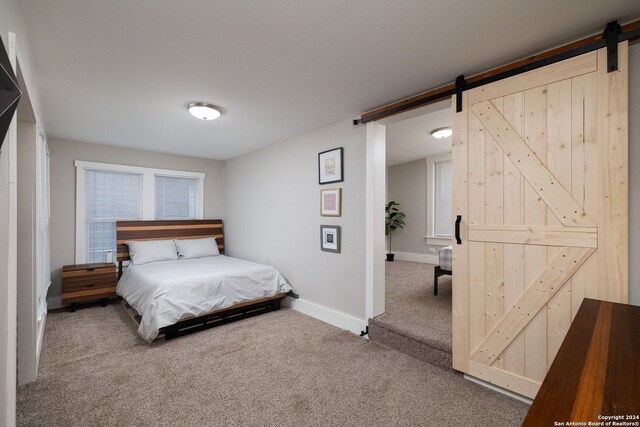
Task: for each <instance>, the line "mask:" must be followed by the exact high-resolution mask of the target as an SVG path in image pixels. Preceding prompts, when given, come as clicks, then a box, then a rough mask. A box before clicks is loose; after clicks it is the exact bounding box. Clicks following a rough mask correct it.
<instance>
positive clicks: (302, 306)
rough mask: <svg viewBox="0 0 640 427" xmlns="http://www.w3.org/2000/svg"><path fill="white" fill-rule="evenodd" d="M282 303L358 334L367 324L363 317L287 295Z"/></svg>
mask: <svg viewBox="0 0 640 427" xmlns="http://www.w3.org/2000/svg"><path fill="white" fill-rule="evenodd" d="M282 305H283V306H285V307H289V308H292V309H293V310H296V311H299V312H300V313H303V314H306V315H307V316H311V317H315V318H316V319H318V320H322V321H323V322H326V323H328V324H330V325H333V326H336V327H338V328H340V329H344V330H347V331H349V332H353V333H354V334H357V335H360V332H361V331H364V330H365V328H366V325H367V322H366V321H364V320H363V319H358V318H357V317H354V316H351V315H349V314H345V313H341V312H339V311H336V310H333V309H331V308H327V307H323V306H321V305H318V304H316V303H313V302H310V301H305V300H303V299H299V298H298V299H296V298H291V297H287V298H285V299H284V301H283V302H282Z"/></svg>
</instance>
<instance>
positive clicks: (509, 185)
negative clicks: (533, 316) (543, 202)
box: [501, 92, 525, 376]
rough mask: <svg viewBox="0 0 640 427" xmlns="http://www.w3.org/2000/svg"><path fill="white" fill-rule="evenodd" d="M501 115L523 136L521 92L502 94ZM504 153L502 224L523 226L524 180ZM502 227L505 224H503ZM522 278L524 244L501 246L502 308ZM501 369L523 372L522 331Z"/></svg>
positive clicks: (509, 303)
mask: <svg viewBox="0 0 640 427" xmlns="http://www.w3.org/2000/svg"><path fill="white" fill-rule="evenodd" d="M501 113H502V115H503V116H504V117H505V119H507V121H508V122H509V124H511V126H513V129H515V131H516V132H518V135H520V136H524V121H525V120H524V92H518V93H515V94H511V95H507V96H505V97H504V105H503V109H502V110H501ZM502 154H503V164H504V224H505V226H513V227H522V226H523V225H524V203H525V202H524V179H523V178H522V174H521V173H520V171H519V170H518V168H516V167H515V165H514V164H513V163H512V162H511V161H510V160H509V159H508V158H507V155H506V154H504V152H503V153H502ZM503 227H504V226H503ZM524 289H525V280H524V245H520V244H517V245H515V244H505V245H504V305H505V309H508V308H509V307H511V306H513V304H514V303H515V302H516V301H517V300H518V299H519V298H520V297H521V296H522V294H523V293H524ZM503 358H504V369H505V371H507V372H511V373H513V374H516V375H518V376H523V375H524V334H520V335H519V336H518V337H517V338H516V339H515V340H513V342H512V343H511V345H509V347H507V349H506V350H505V352H504V357H503Z"/></svg>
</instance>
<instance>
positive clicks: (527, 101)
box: [524, 86, 548, 381]
mask: <svg viewBox="0 0 640 427" xmlns="http://www.w3.org/2000/svg"><path fill="white" fill-rule="evenodd" d="M524 110H525V112H524V113H525V123H524V140H525V142H526V143H527V146H528V147H529V148H530V149H531V150H532V151H533V153H534V154H535V155H536V157H538V158H539V159H540V161H542V162H545V164H546V161H547V87H546V86H541V87H537V88H535V89H531V90H527V91H525V93H524ZM524 181H525V183H524V184H525V199H524V206H525V224H526V225H534V226H537V225H540V226H546V224H547V211H548V209H547V205H546V204H545V203H544V201H542V199H541V198H540V196H538V193H536V191H535V190H534V189H533V187H532V186H531V184H530V183H528V182H527V181H526V180H524ZM524 258H525V266H524V277H525V289H528V288H529V286H531V284H533V283H535V278H536V277H538V275H539V274H540V273H541V272H542V270H544V269H545V268H546V266H547V248H546V246H533V245H525V247H524ZM524 347H525V359H524V370H525V376H526V377H527V378H531V379H533V380H535V381H542V379H543V378H544V376H545V374H546V373H547V356H546V355H547V310H540V312H538V314H537V315H536V316H535V317H534V318H533V320H532V321H531V322H530V323H529V325H527V327H526V328H525V330H524Z"/></svg>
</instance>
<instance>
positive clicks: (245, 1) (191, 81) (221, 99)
mask: <svg viewBox="0 0 640 427" xmlns="http://www.w3.org/2000/svg"><path fill="white" fill-rule="evenodd" d="M20 4H21V7H22V8H23V13H24V15H25V20H26V22H27V27H28V31H29V39H30V42H31V48H32V55H33V61H34V65H35V77H36V80H37V83H38V91H39V95H40V98H41V103H42V110H43V111H42V116H43V118H44V121H45V125H46V129H47V132H48V134H49V136H50V137H51V136H53V137H59V138H66V139H72V140H78V141H85V142H95V143H105V144H112V145H119V146H126V147H131V148H138V149H144V150H153V151H161V152H169V153H180V154H186V155H193V156H199V157H207V158H216V159H226V158H230V157H233V156H237V155H239V154H242V153H245V152H248V151H251V150H255V149H257V148H260V147H262V146H265V145H268V144H271V143H273V142H276V141H279V140H283V139H287V138H290V137H293V136H296V135H300V134H302V133H305V132H307V131H310V130H313V129H315V128H318V127H320V126H323V125H326V124H330V123H334V122H337V121H339V120H343V119H345V118H348V117H351V116H353V115H356V114H359V113H360V112H362V111H365V110H368V109H370V108H373V107H376V106H379V105H382V104H385V103H387V102H388V101H392V100H395V99H398V98H402V97H405V96H408V95H412V94H414V93H416V92H419V91H422V90H425V89H428V88H431V87H434V86H438V85H441V84H444V83H449V82H451V81H452V80H453V79H454V78H455V76H456V75H458V74H460V73H465V74H466V75H471V74H474V73H476V72H479V71H482V70H485V69H487V68H489V67H492V66H495V65H499V64H501V63H503V62H505V61H508V60H512V59H514V58H518V57H522V56H524V55H527V54H530V53H532V52H535V51H538V50H540V49H543V48H548V47H551V46H554V45H557V44H559V43H561V42H567V41H570V40H572V39H574V38H576V37H581V36H584V35H586V34H590V33H591V32H593V31H594V30H598V29H600V28H602V27H603V26H604V24H605V23H606V22H607V21H609V20H612V19H620V20H623V21H624V20H629V19H632V18H635V17H638V16H640V2H639V1H637V0H608V1H606V2H605V1H602V0H536V1H531V0H493V1H488V0H485V1H479V0H456V1H444V0H406V1H401V2H398V1H388V0H350V1H344V0H316V1H311V0H272V1H257V0H234V1H207V0H180V1H175V0H136V1H131V0H109V1H104V0H56V1H51V0H29V1H21V2H20ZM190 101H208V102H211V103H214V104H218V105H220V106H221V107H223V108H224V109H225V111H226V113H225V115H224V116H223V117H222V118H221V119H219V120H216V121H213V122H201V121H198V120H196V119H194V118H192V117H191V116H190V115H189V114H188V113H187V112H186V109H185V107H186V104H187V103H189V102H190Z"/></svg>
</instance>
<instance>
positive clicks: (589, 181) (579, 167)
mask: <svg viewBox="0 0 640 427" xmlns="http://www.w3.org/2000/svg"><path fill="white" fill-rule="evenodd" d="M571 90H572V93H571V97H572V109H571V113H572V117H571V126H572V130H571V140H572V141H571V194H572V195H573V198H574V199H575V200H576V201H577V202H578V203H580V204H581V205H582V207H583V208H584V210H585V212H586V213H587V215H589V217H590V218H593V219H594V221H596V222H597V218H598V203H597V199H598V192H597V191H593V189H594V188H596V189H597V185H598V175H597V172H598V170H597V164H598V127H599V126H598V75H597V73H589V74H585V75H582V76H578V77H574V78H573V79H572V80H571ZM597 258H598V257H597V256H595V255H594V256H591V257H589V259H588V260H587V261H586V262H585V263H584V264H583V265H582V267H580V269H579V270H578V271H576V274H574V275H573V279H572V287H571V318H572V319H573V318H574V317H575V315H576V313H577V312H578V308H580V304H581V303H582V300H583V299H584V298H585V297H588V298H597V297H598V293H597V280H598V259H597Z"/></svg>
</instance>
